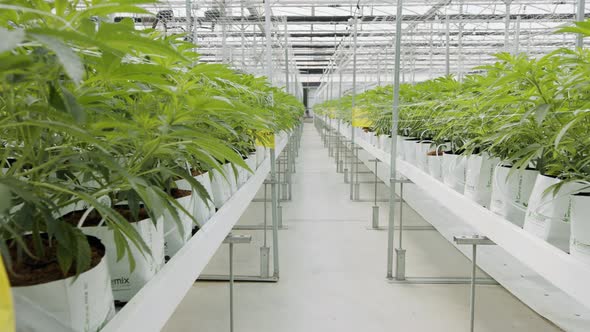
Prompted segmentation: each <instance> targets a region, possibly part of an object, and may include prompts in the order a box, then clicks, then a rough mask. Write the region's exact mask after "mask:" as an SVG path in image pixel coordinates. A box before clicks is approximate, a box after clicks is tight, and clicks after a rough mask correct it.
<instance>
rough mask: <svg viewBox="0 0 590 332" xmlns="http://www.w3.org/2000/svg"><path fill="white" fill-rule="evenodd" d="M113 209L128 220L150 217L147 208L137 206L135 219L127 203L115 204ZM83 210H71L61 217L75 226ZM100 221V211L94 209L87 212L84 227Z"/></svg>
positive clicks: (96, 224)
mask: <svg viewBox="0 0 590 332" xmlns="http://www.w3.org/2000/svg"><path fill="white" fill-rule="evenodd" d="M113 209H114V210H115V211H117V212H118V213H119V214H120V215H121V216H122V217H123V218H125V219H126V220H127V221H129V222H136V221H139V220H144V219H148V218H149V217H150V216H149V214H148V212H147V210H146V209H145V208H144V207H140V208H139V214H138V217H137V220H135V218H134V216H133V215H132V213H131V210H130V209H129V206H128V205H116V206H114V207H113ZM85 212H86V210H77V211H72V212H70V213H68V214H66V215H64V216H63V217H62V219H63V220H65V221H66V222H67V223H69V224H70V225H73V226H77V225H78V223H79V222H80V219H81V218H82V215H83V214H84V213H85ZM101 221H102V216H101V215H100V213H98V211H96V210H92V211H91V212H90V213H89V214H88V217H86V220H85V221H84V226H86V227H90V226H98V225H99V224H100V222H101Z"/></svg>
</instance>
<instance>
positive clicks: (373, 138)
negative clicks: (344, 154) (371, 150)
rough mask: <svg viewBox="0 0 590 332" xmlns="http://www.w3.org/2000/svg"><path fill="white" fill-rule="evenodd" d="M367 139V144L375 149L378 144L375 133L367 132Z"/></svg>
mask: <svg viewBox="0 0 590 332" xmlns="http://www.w3.org/2000/svg"><path fill="white" fill-rule="evenodd" d="M367 136H368V139H369V143H371V145H373V146H375V147H377V145H378V144H379V143H378V139H377V136H375V133H373V132H368V133H367Z"/></svg>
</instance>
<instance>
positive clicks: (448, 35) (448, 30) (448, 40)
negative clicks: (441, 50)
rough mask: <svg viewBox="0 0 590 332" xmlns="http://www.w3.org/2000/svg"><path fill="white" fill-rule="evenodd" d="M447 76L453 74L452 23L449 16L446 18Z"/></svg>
mask: <svg viewBox="0 0 590 332" xmlns="http://www.w3.org/2000/svg"><path fill="white" fill-rule="evenodd" d="M445 29H446V31H445V39H446V41H445V75H450V74H451V54H450V53H451V23H450V21H449V15H448V14H447V15H446V16H445Z"/></svg>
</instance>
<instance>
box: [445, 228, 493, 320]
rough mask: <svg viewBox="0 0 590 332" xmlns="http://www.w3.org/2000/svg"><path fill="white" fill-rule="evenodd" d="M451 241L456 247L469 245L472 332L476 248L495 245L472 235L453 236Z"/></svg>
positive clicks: (488, 240) (485, 238)
mask: <svg viewBox="0 0 590 332" xmlns="http://www.w3.org/2000/svg"><path fill="white" fill-rule="evenodd" d="M453 240H454V241H455V243H457V244H458V245H471V247H472V251H471V294H470V295H471V296H470V301H469V302H470V305H469V309H470V310H469V313H470V319H469V323H470V324H469V331H471V332H473V331H474V329H475V284H476V278H475V274H476V272H477V246H478V245H480V246H481V245H495V243H494V242H493V241H492V240H490V239H489V238H487V237H486V236H480V235H472V236H455V237H453Z"/></svg>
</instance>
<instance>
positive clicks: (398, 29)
mask: <svg viewBox="0 0 590 332" xmlns="http://www.w3.org/2000/svg"><path fill="white" fill-rule="evenodd" d="M401 43H402V0H397V12H396V16H395V67H394V73H393V81H394V84H393V109H392V112H391V121H392V126H391V160H390V165H391V166H390V169H389V222H388V229H387V278H390V279H391V278H393V247H394V243H393V236H394V231H395V229H394V224H395V223H394V222H395V189H396V188H395V185H396V173H397V172H396V171H397V168H396V166H397V164H396V162H397V129H398V120H399V89H400V77H399V76H400V62H401V53H400V52H401Z"/></svg>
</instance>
